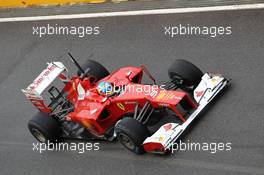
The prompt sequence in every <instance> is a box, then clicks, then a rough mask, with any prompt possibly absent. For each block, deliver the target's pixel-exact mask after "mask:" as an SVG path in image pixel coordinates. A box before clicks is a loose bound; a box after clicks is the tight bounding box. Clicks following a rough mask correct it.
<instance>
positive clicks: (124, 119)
mask: <svg viewBox="0 0 264 175" xmlns="http://www.w3.org/2000/svg"><path fill="white" fill-rule="evenodd" d="M69 56H70V58H71V60H72V61H73V63H75V65H76V66H77V68H78V70H77V73H76V75H73V76H68V75H67V74H68V73H67V72H68V71H67V69H66V67H65V66H64V65H63V63H61V62H51V63H48V66H47V68H46V69H45V70H43V72H42V73H40V75H39V76H38V77H37V78H36V79H35V80H34V81H33V82H32V83H31V84H30V85H29V86H28V87H27V88H26V89H22V92H23V93H24V94H25V95H26V97H27V99H28V100H30V101H31V102H32V104H33V105H34V106H35V107H37V109H38V110H39V113H37V114H36V115H35V116H34V117H33V118H32V119H31V120H29V122H28V128H29V131H30V132H31V134H32V135H33V136H34V137H35V138H36V139H37V140H38V141H39V142H44V143H45V142H47V141H49V142H57V141H60V140H61V138H80V139H86V138H91V137H92V138H95V139H103V140H108V141H115V140H118V141H119V142H120V143H121V144H122V145H123V146H124V147H125V148H127V149H128V150H130V151H132V152H134V153H137V154H140V153H143V152H152V153H167V152H168V151H169V150H170V148H171V146H172V145H173V143H174V142H175V141H176V140H177V139H178V138H179V137H180V136H181V134H182V133H183V132H184V130H185V129H186V128H187V127H188V126H189V125H190V124H191V122H192V121H193V120H194V119H195V118H196V117H197V116H198V115H199V113H200V112H201V111H202V110H203V109H204V108H205V107H206V106H207V105H208V104H209V103H210V102H211V100H212V99H213V98H214V97H215V96H216V95H217V94H218V93H219V92H220V91H221V90H222V89H223V88H224V87H225V86H226V85H227V83H228V80H227V79H226V78H225V77H223V76H222V75H220V74H215V73H202V71H201V70H200V69H199V68H197V67H196V66H195V65H193V64H192V63H190V62H188V61H185V60H175V62H174V63H173V64H171V66H170V68H169V69H168V75H169V81H167V82H164V83H161V84H159V85H157V84H156V81H155V79H154V78H153V76H152V75H151V74H150V72H149V71H148V70H147V69H146V67H145V66H139V67H133V66H128V67H122V68H119V69H117V70H115V71H113V72H111V73H109V72H108V70H107V69H106V68H105V67H103V66H102V65H101V64H100V63H98V62H96V61H93V60H88V61H87V63H86V64H85V65H84V66H82V67H81V66H80V65H79V63H78V62H77V61H76V60H75V59H74V58H73V56H72V55H71V54H70V53H69ZM143 75H147V76H143ZM146 77H148V78H149V80H151V83H143V78H146Z"/></svg>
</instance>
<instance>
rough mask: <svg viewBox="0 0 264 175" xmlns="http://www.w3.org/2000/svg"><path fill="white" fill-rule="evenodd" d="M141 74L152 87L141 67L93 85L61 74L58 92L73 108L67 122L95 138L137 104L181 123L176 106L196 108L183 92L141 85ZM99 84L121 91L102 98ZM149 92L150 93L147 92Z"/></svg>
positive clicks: (122, 70)
mask: <svg viewBox="0 0 264 175" xmlns="http://www.w3.org/2000/svg"><path fill="white" fill-rule="evenodd" d="M143 73H146V74H147V75H148V76H149V77H150V79H152V80H153V81H154V83H155V79H154V78H153V77H152V76H151V75H150V73H149V72H148V70H147V69H146V68H145V67H144V66H141V67H122V68H120V69H118V70H116V71H114V72H112V73H111V74H110V75H108V76H107V77H105V78H104V79H101V80H99V81H97V82H95V81H92V79H93V78H92V77H87V78H84V79H80V78H79V77H78V76H73V77H72V78H71V79H67V78H66V77H65V76H64V74H63V73H61V74H60V75H59V78H60V79H61V80H62V81H64V82H65V86H64V88H63V90H62V92H63V93H64V94H66V98H67V100H68V101H70V102H71V103H72V104H73V105H74V111H73V112H70V113H68V114H67V116H66V117H67V119H68V120H71V121H74V122H77V123H79V124H81V125H82V126H84V127H85V128H87V129H88V130H89V132H90V133H92V134H94V135H96V136H102V135H104V133H105V132H106V131H107V129H109V128H111V127H112V126H114V125H115V124H116V122H117V121H118V120H119V119H120V118H122V117H124V116H125V115H126V114H131V113H133V112H134V110H135V105H137V104H138V106H139V108H142V107H143V106H144V104H145V103H146V102H149V103H150V104H151V105H152V106H153V107H154V108H162V107H167V108H170V109H171V110H172V111H174V112H175V114H176V115H177V116H178V117H179V118H180V119H181V120H182V122H185V119H184V117H183V116H182V114H181V113H180V112H179V111H178V110H177V108H176V105H177V104H178V103H179V102H180V101H182V100H185V101H187V102H188V103H189V104H190V105H191V106H192V107H193V108H196V107H197V105H196V103H195V102H193V100H192V99H191V98H190V97H189V95H188V94H187V93H185V92H183V91H175V90H173V91H170V90H164V89H162V88H161V87H159V86H157V85H147V84H141V81H142V77H143ZM66 80H67V81H66ZM102 81H104V82H109V83H111V84H113V85H115V86H116V87H122V89H124V90H123V91H122V93H120V94H116V95H113V96H111V97H107V96H103V95H101V94H99V93H98V91H97V89H96V87H97V85H98V83H100V82H102ZM80 85H81V87H82V89H83V90H84V96H82V98H81V99H80V98H79V92H78V86H80ZM125 87H129V88H125ZM150 88H151V91H149V89H150ZM146 91H147V92H148V93H146ZM24 93H25V94H26V95H27V97H28V98H29V99H30V100H31V101H32V100H34V101H32V103H33V102H34V103H33V104H34V105H35V106H36V107H37V108H38V109H39V110H40V111H42V112H46V113H51V111H52V110H51V109H50V108H49V107H47V106H45V105H44V103H43V99H42V98H40V97H38V98H40V100H39V101H40V102H38V101H36V99H37V97H34V98H32V99H31V98H30V96H31V95H32V94H31V93H30V92H27V91H24ZM35 102H37V103H35Z"/></svg>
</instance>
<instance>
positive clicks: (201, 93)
mask: <svg viewBox="0 0 264 175" xmlns="http://www.w3.org/2000/svg"><path fill="white" fill-rule="evenodd" d="M203 93H204V91H195V95H196V97H200V96H202V95H203Z"/></svg>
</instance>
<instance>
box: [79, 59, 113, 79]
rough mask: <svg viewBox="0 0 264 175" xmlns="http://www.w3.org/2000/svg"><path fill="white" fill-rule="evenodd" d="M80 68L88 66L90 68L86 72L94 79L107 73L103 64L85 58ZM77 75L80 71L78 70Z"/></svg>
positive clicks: (100, 77)
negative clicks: (85, 60)
mask: <svg viewBox="0 0 264 175" xmlns="http://www.w3.org/2000/svg"><path fill="white" fill-rule="evenodd" d="M82 68H83V69H84V70H86V69H88V68H89V69H90V70H89V72H88V74H89V75H90V76H93V77H94V78H95V79H96V80H95V81H98V80H100V79H102V78H104V77H106V76H108V75H109V72H108V70H107V69H106V68H105V67H104V66H103V65H101V64H100V63H98V62H97V61H94V60H87V62H86V63H85V64H84V65H83V66H82ZM77 75H78V76H80V75H81V71H79V70H78V71H77Z"/></svg>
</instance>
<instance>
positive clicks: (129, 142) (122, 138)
mask: <svg viewBox="0 0 264 175" xmlns="http://www.w3.org/2000/svg"><path fill="white" fill-rule="evenodd" d="M119 137H120V142H121V143H122V144H123V145H124V146H125V147H126V148H127V149H129V150H134V149H135V144H134V142H133V141H132V140H131V138H130V137H128V136H127V135H125V134H120V136H119Z"/></svg>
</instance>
